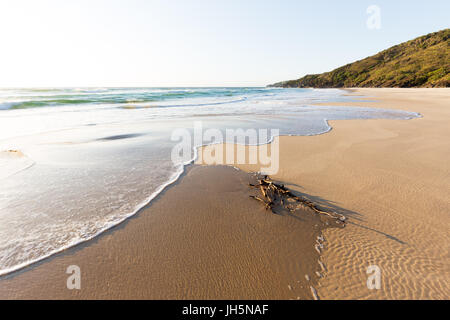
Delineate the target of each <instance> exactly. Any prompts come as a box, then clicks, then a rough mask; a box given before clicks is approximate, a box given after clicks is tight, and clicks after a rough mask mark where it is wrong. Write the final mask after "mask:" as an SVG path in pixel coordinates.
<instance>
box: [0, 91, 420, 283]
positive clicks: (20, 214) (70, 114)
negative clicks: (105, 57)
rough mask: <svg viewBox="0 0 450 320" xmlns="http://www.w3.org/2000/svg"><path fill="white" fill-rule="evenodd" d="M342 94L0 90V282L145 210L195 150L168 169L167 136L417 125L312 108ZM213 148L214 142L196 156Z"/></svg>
mask: <svg viewBox="0 0 450 320" xmlns="http://www.w3.org/2000/svg"><path fill="white" fill-rule="evenodd" d="M344 93H345V92H344V91H341V90H337V89H321V90H315V89H281V88H262V87H261V88H27V89H0V239H2V240H1V242H0V275H4V274H7V273H10V272H12V271H15V270H18V269H20V268H23V267H25V266H27V265H29V264H31V263H34V262H36V261H39V260H42V259H44V258H46V257H49V256H51V255H53V254H55V253H58V252H60V251H62V250H64V249H66V248H69V247H72V246H74V245H76V244H79V243H81V242H84V241H88V240H90V239H92V238H94V237H96V236H97V235H99V234H101V233H102V232H103V231H105V230H107V229H109V228H111V227H113V226H115V225H117V224H119V223H120V222H122V221H124V220H125V219H127V218H128V217H130V216H132V215H134V214H135V213H136V212H137V211H138V210H139V209H140V208H142V207H143V206H145V205H146V204H148V203H149V202H150V201H151V200H152V199H153V198H154V197H155V196H156V195H157V194H158V193H160V192H161V191H162V190H163V189H164V188H165V187H166V186H167V185H169V184H170V183H172V182H174V181H176V180H177V179H178V178H179V177H180V175H181V174H182V172H183V170H184V167H185V165H187V164H188V163H190V162H192V160H193V159H194V158H195V156H196V152H195V150H194V149H195V148H194V147H195V146H196V145H198V144H195V143H194V144H193V145H192V150H190V154H189V157H188V158H187V160H186V159H185V160H186V161H178V162H177V161H175V162H174V161H172V159H173V157H172V156H171V153H172V150H173V149H174V146H175V145H176V144H177V141H174V139H173V133H174V132H176V130H178V129H185V130H187V131H188V132H193V130H194V126H195V123H201V124H202V127H203V128H205V129H208V128H209V129H211V128H212V129H217V130H219V131H221V132H225V131H226V130H227V129H244V130H247V129H258V130H263V129H268V130H272V129H277V130H279V134H280V135H317V134H322V133H326V132H328V131H329V130H330V129H331V128H330V126H329V125H328V120H348V119H380V118H383V119H404V120H407V119H412V118H416V117H419V116H420V115H418V114H416V113H413V112H405V111H396V110H385V109H378V108H377V109H374V108H364V107H336V106H327V105H320V106H317V105H313V104H314V103H325V104H326V103H327V102H343V103H345V102H347V101H351V99H352V97H349V96H346V95H344ZM270 132H272V131H270ZM224 136H225V135H224ZM272 138H273V137H272V136H270V135H269V136H267V137H266V138H265V139H263V140H261V139H260V140H258V144H264V143H267V142H269V141H270V140H271V139H272ZM217 142H222V141H202V142H201V143H200V144H202V145H204V144H209V143H217ZM228 142H235V141H228ZM167 214H170V212H168V213H167Z"/></svg>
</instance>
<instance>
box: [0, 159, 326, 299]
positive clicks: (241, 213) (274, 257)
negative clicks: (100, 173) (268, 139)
mask: <svg viewBox="0 0 450 320" xmlns="http://www.w3.org/2000/svg"><path fill="white" fill-rule="evenodd" d="M248 183H249V175H248V174H246V173H244V172H242V171H239V170H236V169H234V168H232V167H226V166H211V167H205V166H195V165H194V166H190V167H188V169H187V172H186V173H185V174H184V175H183V177H182V178H181V179H180V180H179V181H178V182H177V183H176V184H174V185H172V186H170V187H169V188H168V189H166V191H164V192H163V193H162V194H160V195H159V196H158V197H157V199H155V200H154V201H153V202H152V203H151V204H150V205H149V206H147V207H146V208H144V209H143V210H141V211H140V212H139V213H138V214H137V215H135V216H134V217H133V218H131V219H129V220H127V221H126V222H125V223H123V224H121V225H119V226H118V227H116V228H114V229H112V230H110V231H108V232H106V233H104V234H103V235H101V236H99V237H97V238H96V239H95V240H93V241H89V242H86V243H84V244H82V245H79V246H77V247H74V248H71V249H68V250H66V251H65V252H63V253H61V254H58V255H55V256H54V257H52V258H50V259H47V260H44V261H42V262H40V263H38V264H35V265H33V266H31V267H28V268H26V269H23V270H21V271H19V272H15V273H12V274H10V275H7V276H5V277H2V278H1V279H0V299H312V298H313V296H312V293H311V289H310V287H311V286H313V287H315V286H316V285H317V280H318V276H317V275H316V274H315V272H316V271H320V270H321V268H320V266H319V263H318V261H319V253H318V252H316V250H315V249H314V246H315V244H316V239H317V237H318V236H320V235H321V234H322V230H323V229H324V228H325V225H324V224H323V222H322V219H321V218H320V217H318V216H317V214H314V213H312V212H308V211H306V210H305V211H300V212H297V214H295V215H278V214H272V213H271V212H270V211H266V210H265V209H264V207H263V206H262V205H261V203H259V202H257V201H255V200H253V199H250V198H249V194H250V188H249V186H248ZM70 265H77V266H79V267H80V270H81V290H68V289H67V286H66V281H67V278H68V277H69V274H66V270H67V268H68V267H69V266H70ZM305 275H308V276H309V277H310V280H309V281H308V280H307V279H306V277H305Z"/></svg>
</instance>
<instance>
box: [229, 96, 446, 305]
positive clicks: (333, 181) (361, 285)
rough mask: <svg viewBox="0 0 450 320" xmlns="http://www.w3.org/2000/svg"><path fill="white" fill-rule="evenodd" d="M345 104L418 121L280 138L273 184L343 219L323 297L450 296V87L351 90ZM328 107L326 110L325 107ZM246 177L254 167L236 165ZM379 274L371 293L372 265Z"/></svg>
mask: <svg viewBox="0 0 450 320" xmlns="http://www.w3.org/2000/svg"><path fill="white" fill-rule="evenodd" d="M349 94H350V95H352V96H358V95H361V96H364V98H363V99H364V100H362V102H354V103H348V102H346V103H345V105H357V106H369V107H373V108H386V109H401V110H408V111H415V112H419V113H420V114H421V115H422V118H418V119H412V120H408V121H397V120H350V121H331V122H330V125H331V126H332V127H333V130H332V131H331V132H329V133H326V134H322V135H317V136H312V137H301V136H299V137H280V138H279V144H280V171H279V173H278V174H276V175H275V176H274V178H275V179H278V180H281V181H284V182H285V183H286V184H287V185H288V186H290V187H291V188H293V189H294V190H297V191H300V192H304V193H306V194H309V195H312V196H315V197H317V200H318V201H319V203H323V204H324V205H325V206H328V207H331V208H333V209H334V210H336V211H337V212H340V213H342V214H344V215H346V216H347V217H348V218H349V223H348V224H347V226H346V228H345V229H342V230H340V229H329V230H325V232H324V235H325V239H326V245H327V250H325V252H324V256H323V260H324V262H325V263H326V265H327V266H328V269H329V270H328V273H327V275H326V277H325V278H323V279H322V280H321V281H320V286H319V294H320V296H321V297H322V298H324V299H448V298H449V294H450V290H449V288H450V286H449V280H448V279H449V276H450V255H449V243H450V241H449V233H448V228H449V225H450V216H449V212H450V197H449V190H450V164H449V161H448V159H450V144H449V142H448V137H449V136H450V126H449V119H450V109H449V95H450V91H449V89H351V90H349ZM327 105H330V104H328V103H327ZM236 166H238V167H239V168H241V169H243V170H246V171H257V170H258V167H257V166H249V165H239V164H236ZM371 265H376V266H378V267H379V269H380V271H381V288H380V289H379V290H368V288H367V279H368V276H369V275H368V274H367V273H366V272H367V268H368V267H369V266H371Z"/></svg>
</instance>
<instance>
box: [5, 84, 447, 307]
mask: <svg viewBox="0 0 450 320" xmlns="http://www.w3.org/2000/svg"><path fill="white" fill-rule="evenodd" d="M429 90H430V89H411V90H409V89H392V90H389V89H350V90H349V91H348V92H349V94H350V95H366V96H367V95H369V96H373V95H374V96H375V98H376V99H377V100H378V101H377V102H372V101H364V100H361V101H357V102H354V103H344V104H342V103H341V104H340V105H346V106H350V105H357V106H358V105H359V106H368V107H380V108H387V109H401V110H406V111H414V112H419V113H420V114H422V116H423V118H418V119H413V120H407V121H404V120H380V119H376V120H351V121H341V120H339V121H330V126H331V127H332V130H331V131H329V132H328V133H326V134H322V135H317V136H282V137H279V138H276V140H278V141H279V143H280V156H281V157H280V159H281V162H280V171H279V173H278V174H277V175H275V176H274V179H276V180H279V181H283V182H286V184H287V186H288V187H290V188H292V189H293V190H296V191H297V192H300V193H306V194H309V195H313V197H312V199H313V200H315V201H316V202H318V203H319V204H320V205H321V206H324V207H329V208H332V209H333V210H335V211H337V212H339V213H342V214H344V215H346V216H347V217H349V218H350V224H349V225H348V226H347V227H346V228H345V229H343V230H341V229H323V234H324V235H325V239H326V248H327V249H326V250H325V251H324V253H323V257H321V258H320V259H321V260H323V261H324V263H325V265H326V266H327V269H328V270H327V272H326V277H324V278H322V279H318V278H314V277H313V276H312V277H311V278H312V279H311V281H312V285H313V286H314V287H315V288H317V291H318V293H319V296H320V298H325V299H355V298H359V299H407V298H419V299H420V298H423V299H431V298H434V299H439V298H444V299H445V298H448V297H447V295H448V293H447V292H446V279H448V273H449V270H448V265H450V264H449V261H448V245H447V244H448V240H449V239H448V235H447V232H446V228H445V225H446V223H447V224H448V222H449V218H448V217H447V216H446V215H445V214H446V212H448V209H449V203H448V200H447V199H446V194H445V190H448V185H449V182H448V172H449V168H448V164H447V163H446V161H445V160H446V159H449V158H450V157H449V155H450V152H449V150H448V146H446V143H445V141H444V139H442V137H446V136H449V129H448V128H446V122H445V119H446V118H445V117H447V119H448V116H449V111H448V110H446V109H445V107H446V106H445V97H447V98H448V90H445V89H443V90H439V89H438V90H439V91H436V89H431V91H429ZM433 90H435V91H433ZM441 94H442V95H443V96H444V98H442V97H439V96H440V95H441ZM436 96H438V97H436ZM330 104H332V103H327V104H326V105H330ZM419 121H420V122H425V124H423V123H418V122H419ZM439 138H441V141H439ZM421 148H422V150H421ZM423 149H425V151H426V152H422V151H423ZM411 154H412V155H414V157H416V156H417V159H416V158H414V157H411ZM408 155H409V156H408ZM434 165H436V166H434ZM236 167H238V168H240V169H242V170H244V171H248V172H252V171H257V169H258V168H257V167H256V166H242V165H237V164H236ZM244 177H247V175H246V174H244V173H243V172H240V171H237V170H234V169H233V168H223V167H215V166H210V167H206V166H198V165H193V166H192V167H189V168H186V173H185V174H183V176H182V177H181V178H180V180H178V181H177V182H175V183H174V185H173V186H169V187H168V188H167V189H165V190H164V191H163V192H162V193H161V194H160V195H159V196H158V197H157V199H155V200H154V201H152V202H151V203H150V205H149V206H146V207H145V208H144V209H143V210H141V212H139V213H138V214H137V215H135V216H133V217H131V218H129V219H128V220H127V221H125V222H124V223H122V224H120V225H118V226H116V227H115V228H113V229H111V230H109V231H106V232H105V233H104V234H102V235H100V236H99V237H97V238H95V239H93V240H91V241H89V242H86V243H84V244H82V245H79V246H77V247H74V248H70V249H68V250H66V251H64V252H62V253H60V254H57V255H55V256H54V257H51V258H49V259H46V260H44V261H42V262H39V263H37V264H34V265H32V266H30V267H27V268H25V269H23V270H21V271H18V272H15V273H12V274H10V275H7V276H5V277H2V278H0V298H4V299H14V298H15V299H36V298H41V299H61V298H68V299H71V298H74V299H79V298H81V299H84V298H93V299H97V298H100V299H102V298H105V299H109V298H119V299H120V298H123V299H133V298H135V299H297V298H300V299H311V298H312V296H311V292H310V288H309V287H308V286H309V283H308V282H305V277H304V276H305V274H308V275H309V274H311V273H314V268H317V260H318V259H319V256H318V255H317V253H316V252H315V251H314V249H313V245H314V237H317V235H318V234H319V233H314V234H309V235H308V237H307V238H306V239H303V240H301V241H298V239H299V237H300V235H301V234H302V233H304V231H305V230H303V232H300V230H302V229H301V227H300V226H299V225H298V224H297V223H295V222H292V221H290V222H289V223H287V222H286V220H287V219H277V218H279V217H276V216H272V215H270V214H268V213H267V212H266V211H265V210H264V209H262V208H261V206H260V205H259V204H258V203H255V202H254V201H253V200H250V199H248V187H247V186H246V181H244V180H245V178H244ZM446 177H447V181H446ZM416 179H417V180H416ZM186 181H187V182H186ZM236 181H240V182H241V184H240V185H239V187H236ZM211 183H212V184H211ZM216 184H218V185H216ZM419 184H420V185H419ZM204 185H207V186H209V187H208V188H207V187H202V186H204ZM194 186H195V187H194ZM216 187H217V188H216ZM446 188H447V189H446ZM194 199H196V201H194ZM155 207H156V209H155ZM211 213H214V214H213V215H212V214H211ZM428 214H429V215H430V216H431V217H428V216H427V215H428ZM396 215H397V216H396ZM278 220H280V221H281V220H284V221H282V222H280V221H278ZM430 220H431V221H430ZM230 223H231V224H232V225H233V226H234V227H231V226H230V225H229V224H230ZM169 226H170V227H169ZM224 226H228V228H231V229H228V231H229V230H233V232H232V233H231V234H232V235H233V236H232V237H231V239H230V233H229V232H228V233H227V230H224V229H223V227H224ZM243 226H245V228H244V227H243ZM256 226H259V227H261V228H262V229H256ZM294 226H296V227H295V228H296V229H294V230H292V228H293V227H294ZM297 228H298V229H297ZM273 230H275V232H276V233H275V235H277V236H275V235H274V234H272V233H273ZM249 235H250V236H251V237H250V236H249ZM283 236H289V237H294V236H296V237H295V238H290V239H284V240H285V241H281V239H279V238H280V237H283ZM249 237H250V238H249ZM191 239H196V242H194V243H195V244H196V245H192V242H190V240H191ZM245 241H248V242H247V243H246V242H245ZM189 244H191V245H189ZM205 244H208V245H207V246H206V251H207V252H205V254H204V255H201V254H200V252H201V251H203V250H205ZM286 244H289V245H286ZM303 245H304V246H303ZM442 246H443V247H442ZM224 248H226V250H224ZM255 250H256V252H257V253H258V254H255ZM221 251H222V252H223V255H221V256H220V257H218V256H217V252H221ZM194 257H195V258H196V260H193V258H194ZM230 257H231V259H230ZM275 257H276V258H275ZM217 258H219V259H218V260H217ZM71 264H79V265H80V267H81V270H85V272H86V273H87V274H86V278H83V279H85V280H83V283H84V284H85V286H83V284H82V287H83V288H85V290H83V289H82V290H80V291H76V290H74V291H69V290H67V289H66V286H65V284H66V282H65V281H66V279H67V277H68V275H67V274H65V268H67V266H68V265H71ZM368 264H369V265H370V264H377V265H378V264H379V265H380V268H381V270H382V276H383V280H382V289H381V290H367V287H366V279H367V274H366V272H365V271H366V267H367V266H368ZM205 266H206V267H207V268H205ZM82 272H83V271H82ZM83 274H84V273H83ZM296 281H300V282H296ZM86 286H87V287H86ZM42 292H45V294H44V295H43V293H42Z"/></svg>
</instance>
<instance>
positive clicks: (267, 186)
mask: <svg viewBox="0 0 450 320" xmlns="http://www.w3.org/2000/svg"><path fill="white" fill-rule="evenodd" d="M257 182H258V183H257V184H251V183H249V186H250V187H253V188H256V189H259V190H260V191H261V194H262V198H261V197H258V196H253V195H252V196H250V198H253V199H255V200H258V201H260V202H262V203H263V204H264V206H265V207H266V210H269V209H270V210H271V211H272V212H273V213H275V211H274V207H275V206H276V205H281V206H282V207H283V208H285V209H287V210H289V211H290V212H293V211H294V210H295V207H293V205H292V203H300V204H301V205H303V206H306V207H308V208H310V209H311V210H312V211H314V212H315V213H317V214H322V215H326V216H328V217H330V218H333V219H336V221H338V222H340V223H345V220H346V219H345V216H343V215H341V214H339V213H337V212H327V211H324V210H322V209H320V208H319V207H318V206H317V205H316V204H314V203H313V202H312V201H310V200H309V199H306V198H304V197H299V196H296V195H295V194H293V193H292V192H291V191H290V190H289V189H288V188H286V187H285V186H284V185H283V184H277V183H275V182H274V181H272V180H271V179H270V178H269V177H268V176H263V177H259V178H257Z"/></svg>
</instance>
